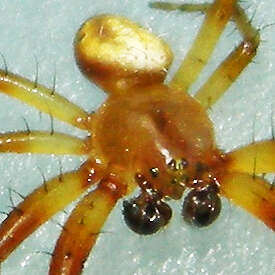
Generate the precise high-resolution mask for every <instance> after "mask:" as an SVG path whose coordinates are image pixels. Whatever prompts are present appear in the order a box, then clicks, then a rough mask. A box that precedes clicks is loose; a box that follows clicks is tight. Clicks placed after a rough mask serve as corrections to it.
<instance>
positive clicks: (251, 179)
mask: <svg viewBox="0 0 275 275" xmlns="http://www.w3.org/2000/svg"><path fill="white" fill-rule="evenodd" d="M219 182H220V190H221V194H222V195H223V196H225V197H227V198H229V199H230V200H232V201H233V202H234V203H236V204H237V205H239V206H240V207H242V208H244V209H246V210H247V211H248V212H250V213H251V214H252V215H254V216H256V217H258V218H259V219H260V220H262V221H263V222H264V223H265V224H266V225H267V226H268V227H270V228H271V229H272V230H275V188H272V185H270V184H269V183H268V182H267V181H265V180H264V179H262V178H259V177H256V176H251V175H248V174H246V173H238V172H232V173H231V172H229V173H226V174H225V175H223V176H222V177H221V179H219Z"/></svg>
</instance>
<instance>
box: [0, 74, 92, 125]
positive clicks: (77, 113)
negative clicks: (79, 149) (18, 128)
mask: <svg viewBox="0 0 275 275" xmlns="http://www.w3.org/2000/svg"><path fill="white" fill-rule="evenodd" d="M0 92H2V93H4V94H7V95H9V96H12V97H15V98H17V99H19V100H21V101H23V102H24V103H27V104H29V105H31V106H34V107H35V108H37V109H38V110H40V111H41V112H44V113H47V114H50V115H51V116H53V117H54V118H57V119H59V120H62V121H65V122H67V123H69V124H71V125H73V126H75V127H78V128H80V129H84V130H87V128H88V124H89V121H90V119H91V116H90V115H89V114H88V113H86V112H85V111H84V110H82V109H81V108H80V107H78V106H77V105H75V104H73V103H72V102H70V101H69V100H68V99H66V98H64V97H62V96H60V95H59V94H57V93H56V92H55V91H53V90H50V89H48V88H46V87H44V86H42V85H39V84H37V83H35V82H32V81H30V80H27V79H26V78H23V77H21V76H18V75H15V74H12V73H10V72H7V71H3V70H0Z"/></svg>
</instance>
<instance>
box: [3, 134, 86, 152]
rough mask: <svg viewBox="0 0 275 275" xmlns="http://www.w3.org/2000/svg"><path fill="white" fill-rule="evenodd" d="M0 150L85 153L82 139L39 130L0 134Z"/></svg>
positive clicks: (84, 144)
mask: <svg viewBox="0 0 275 275" xmlns="http://www.w3.org/2000/svg"><path fill="white" fill-rule="evenodd" d="M0 152H7V153H11V152H13V153H36V154H56V155H64V154H70V155H85V154H86V153H87V148H86V143H85V141H84V140H82V139H79V138H76V137H73V136H69V135H66V134H62V133H50V132H41V131H32V132H16V133H6V134H1V135H0Z"/></svg>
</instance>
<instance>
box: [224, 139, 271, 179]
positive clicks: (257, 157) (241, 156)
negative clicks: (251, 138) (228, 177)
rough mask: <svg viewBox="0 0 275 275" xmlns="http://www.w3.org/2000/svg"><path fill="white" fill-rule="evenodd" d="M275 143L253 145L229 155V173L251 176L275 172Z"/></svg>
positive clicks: (265, 142) (261, 142)
mask: <svg viewBox="0 0 275 275" xmlns="http://www.w3.org/2000/svg"><path fill="white" fill-rule="evenodd" d="M274 156H275V141H274V140H267V141H260V142H257V143H252V144H249V145H247V146H244V147H241V148H239V149H237V150H234V151H233V152H230V153H228V158H229V162H228V167H227V169H228V170H229V171H238V172H243V173H248V174H251V175H254V174H260V173H274V172H275V158H274Z"/></svg>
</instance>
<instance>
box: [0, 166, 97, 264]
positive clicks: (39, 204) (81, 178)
mask: <svg viewBox="0 0 275 275" xmlns="http://www.w3.org/2000/svg"><path fill="white" fill-rule="evenodd" d="M101 173H102V172H101V171H100V170H99V167H97V165H96V164H94V163H90V162H86V163H85V164H84V165H83V166H82V167H81V168H80V169H79V170H78V171H76V172H71V173H66V174H64V175H61V176H59V177H57V178H54V179H52V180H50V181H48V182H45V183H44V184H43V185H42V186H41V187H39V188H38V189H36V190H35V191H33V192H32V193H31V194H30V195H29V196H28V197H26V198H25V200H24V201H23V202H22V203H20V204H19V205H18V206H17V207H16V208H15V209H14V210H13V211H12V212H11V213H10V214H9V215H8V217H7V219H6V220H5V221H4V222H3V223H2V224H1V226H0V262H2V261H3V260H5V259H6V258H7V257H8V256H9V254H10V253H11V252H12V251H13V250H14V249H15V248H16V247H17V246H18V245H19V244H20V243H21V242H22V241H23V240H24V239H25V238H27V237H28V236H29V235H30V234H31V233H32V232H34V231H35V230H36V229H37V228H38V227H39V226H40V225H41V224H43V223H44V222H46V221H47V220H48V219H49V218H50V217H52V216H53V215H54V214H55V213H57V212H58V211H60V210H61V209H63V208H64V207H65V206H66V205H67V204H69V203H70V202H72V201H73V200H75V199H76V198H78V197H79V196H80V195H81V194H82V193H83V192H84V191H85V190H86V189H87V188H88V187H89V186H91V184H93V183H95V182H96V181H98V179H99V178H100V177H101V176H102V175H100V174H101Z"/></svg>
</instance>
